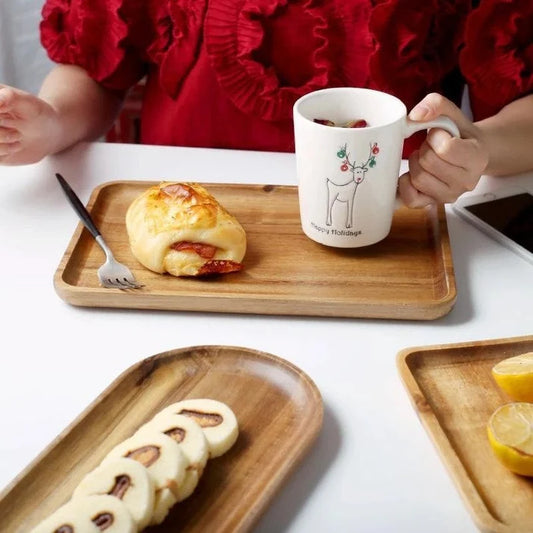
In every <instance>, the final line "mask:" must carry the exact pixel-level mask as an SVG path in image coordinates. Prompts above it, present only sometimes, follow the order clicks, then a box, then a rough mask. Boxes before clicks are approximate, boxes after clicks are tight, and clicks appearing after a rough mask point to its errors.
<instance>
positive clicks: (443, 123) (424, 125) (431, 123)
mask: <svg viewBox="0 0 533 533" xmlns="http://www.w3.org/2000/svg"><path fill="white" fill-rule="evenodd" d="M429 128H441V129H443V130H446V131H447V132H448V133H449V134H450V135H452V136H453V137H461V134H460V133H459V128H458V127H457V126H456V125H455V122H454V121H453V120H452V119H451V118H449V117H446V116H444V115H440V116H439V117H437V118H436V119H435V120H428V121H427V122H418V121H414V120H409V119H408V118H406V119H405V129H404V132H403V138H404V139H407V137H411V135H413V133H416V132H417V131H420V130H427V129H429Z"/></svg>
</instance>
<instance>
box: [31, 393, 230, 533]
mask: <svg viewBox="0 0 533 533" xmlns="http://www.w3.org/2000/svg"><path fill="white" fill-rule="evenodd" d="M238 432H239V430H238V423H237V418H236V417H235V414H234V413H233V411H232V410H231V409H230V408H229V407H228V406H227V405H226V404H224V403H222V402H219V401H216V400H211V399H189V400H183V401H180V402H177V403H174V404H172V405H169V406H167V407H165V408H164V409H163V410H162V411H160V412H159V413H157V414H156V415H155V416H154V417H153V418H152V419H151V420H150V421H149V422H147V423H146V424H144V425H143V426H141V427H140V428H139V429H138V430H137V431H136V432H135V433H134V434H133V435H132V436H131V437H129V438H128V439H126V440H124V441H123V442H121V443H119V444H118V445H116V446H115V447H114V448H113V449H112V450H111V451H110V452H109V453H108V454H107V455H106V456H105V457H104V459H103V460H102V462H101V463H100V465H99V466H98V467H97V468H95V469H94V470H93V471H91V472H89V473H88V474H87V475H86V476H85V477H84V478H83V479H82V481H81V482H80V483H79V485H78V486H77V487H76V489H75V490H74V492H73V494H72V498H71V500H70V501H69V502H68V503H66V504H65V505H63V506H62V507H61V508H59V509H58V510H57V511H56V512H55V513H53V514H52V515H51V516H49V517H48V518H46V519H45V520H44V521H43V522H41V523H40V524H39V525H38V526H37V527H36V528H35V529H33V531H32V533H56V532H58V531H60V532H61V533H85V532H95V533H97V532H100V531H104V530H105V531H106V533H135V532H137V531H142V530H143V529H144V528H145V527H147V526H149V525H156V524H160V523H161V522H162V521H163V520H164V519H165V517H166V516H167V514H168V512H169V510H170V508H171V507H172V506H173V505H175V504H176V503H178V502H181V501H183V500H184V499H186V498H187V497H188V496H190V495H191V494H192V493H193V491H194V489H195V488H196V486H197V485H198V482H199V480H200V478H201V476H202V473H203V471H204V468H205V466H206V463H207V460H208V459H210V458H211V459H212V458H214V457H219V456H220V455H222V454H224V453H225V452H226V451H228V450H229V449H230V448H231V447H232V446H233V444H234V443H235V441H236V440H237V436H238Z"/></svg>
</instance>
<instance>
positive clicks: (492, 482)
mask: <svg viewBox="0 0 533 533" xmlns="http://www.w3.org/2000/svg"><path fill="white" fill-rule="evenodd" d="M531 350H533V335H531V336H526V337H513V338H507V339H493V340H483V341H477V342H467V343H460V344H442V345H436V346H420V347H415V348H406V349H405V350H402V351H401V352H399V353H398V356H397V362H398V368H399V371H400V375H401V377H402V380H403V382H404V384H405V386H406V389H407V391H408V393H409V396H410V398H411V401H412V403H413V406H414V408H415V410H416V412H417V414H418V416H419V417H420V420H421V421H422V423H423V425H424V427H425V428H426V430H427V432H428V433H429V435H430V437H431V439H432V440H433V443H434V444H435V446H436V448H437V450H438V452H439V454H440V456H441V458H442V460H443V461H444V463H445V465H446V467H447V468H448V471H449V472H450V474H451V476H452V478H453V480H454V481H455V484H456V485H457V488H458V489H459V491H460V493H461V496H462V497H463V499H464V500H465V502H466V504H467V506H468V509H469V511H470V513H471V514H472V517H473V519H474V521H475V522H476V525H477V526H478V527H479V529H480V530H481V531H484V532H487V533H526V532H531V531H533V478H525V477H521V476H517V475H515V474H513V473H512V472H510V471H509V470H507V469H506V468H505V467H504V466H502V465H501V464H500V463H499V462H498V460H497V459H496V457H495V456H494V454H493V453H492V450H491V448H490V445H489V441H488V439H487V422H488V420H489V418H490V416H491V414H492V413H493V412H494V411H495V410H496V409H497V408H498V407H500V406H501V405H504V404H506V403H509V402H511V401H512V400H511V399H510V398H509V397H508V396H507V395H506V394H505V393H503V392H502V391H501V390H500V389H499V388H498V386H497V385H496V383H495V381H494V380H493V378H492V375H491V369H492V367H493V366H494V365H495V364H496V363H497V362H498V361H501V360H502V359H505V358H507V357H512V356H514V355H518V354H521V353H525V352H530V351H531Z"/></svg>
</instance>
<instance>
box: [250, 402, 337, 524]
mask: <svg viewBox="0 0 533 533" xmlns="http://www.w3.org/2000/svg"><path fill="white" fill-rule="evenodd" d="M340 446H341V431H340V425H339V422H338V420H337V419H336V418H335V415H334V414H333V412H332V410H331V409H330V408H329V407H328V405H327V404H324V421H323V425H322V431H321V432H320V434H319V436H318V438H317V440H316V442H315V443H314V445H313V446H312V448H311V450H310V451H309V453H308V454H307V455H306V456H305V457H304V459H303V460H302V463H301V464H300V465H299V466H298V467H297V468H296V471H295V472H294V473H293V474H292V476H291V477H290V478H289V479H288V480H287V482H286V484H285V485H284V486H283V487H282V488H281V490H280V491H279V492H278V493H277V495H276V496H275V497H274V500H273V501H272V503H271V504H270V506H269V507H268V509H267V511H266V512H265V514H264V515H263V516H262V517H261V518H260V520H259V522H258V524H257V526H256V528H255V529H254V533H271V532H274V531H275V532H281V531H285V530H287V529H288V528H289V525H290V523H291V522H292V521H293V520H294V518H295V517H296V516H297V515H298V513H299V512H300V511H301V509H302V507H303V506H304V505H305V501H306V500H307V499H308V498H309V497H310V495H311V493H312V492H313V490H314V489H315V487H316V486H317V485H318V484H319V483H320V480H321V479H322V477H323V476H324V475H325V473H326V472H327V470H328V468H329V467H330V465H331V464H332V463H333V461H334V459H335V457H336V456H337V453H338V451H339V449H340Z"/></svg>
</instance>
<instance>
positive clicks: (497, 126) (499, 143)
mask: <svg viewBox="0 0 533 533" xmlns="http://www.w3.org/2000/svg"><path fill="white" fill-rule="evenodd" d="M476 126H478V127H479V128H480V130H481V132H482V134H483V139H484V141H485V142H486V144H487V147H488V151H489V163H488V165H487V167H486V169H485V171H484V173H485V174H489V175H492V176H506V175H509V174H518V173H520V172H524V171H527V170H531V169H533V94H530V95H528V96H524V97H523V98H520V99H518V100H515V101H514V102H511V103H510V104H508V105H506V106H505V107H504V108H503V109H502V110H501V111H500V112H499V113H497V114H496V115H494V116H492V117H489V118H486V119H484V120H481V121H479V122H476Z"/></svg>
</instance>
